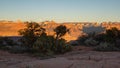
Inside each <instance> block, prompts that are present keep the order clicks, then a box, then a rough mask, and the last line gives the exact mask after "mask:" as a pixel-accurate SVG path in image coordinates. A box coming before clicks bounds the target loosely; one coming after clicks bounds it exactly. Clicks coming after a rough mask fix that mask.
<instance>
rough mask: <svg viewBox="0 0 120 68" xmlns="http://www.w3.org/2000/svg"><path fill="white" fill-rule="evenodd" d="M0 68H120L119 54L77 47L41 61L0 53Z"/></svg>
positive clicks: (27, 56)
mask: <svg viewBox="0 0 120 68" xmlns="http://www.w3.org/2000/svg"><path fill="white" fill-rule="evenodd" d="M76 48H77V47H76ZM79 49H80V51H79ZM82 49H84V50H82ZM85 49H86V50H85ZM0 68H120V52H96V51H91V49H89V48H85V47H79V48H78V50H75V51H72V52H69V53H66V54H64V55H57V56H55V58H50V59H44V60H41V59H40V58H38V57H32V56H29V55H28V54H11V53H8V52H6V51H0Z"/></svg>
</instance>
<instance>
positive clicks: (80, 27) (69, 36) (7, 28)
mask: <svg viewBox="0 0 120 68" xmlns="http://www.w3.org/2000/svg"><path fill="white" fill-rule="evenodd" d="M39 24H41V25H42V26H43V27H44V28H45V29H46V33H47V35H55V32H54V29H55V28H56V27H57V26H59V25H65V26H66V27H67V28H68V29H69V32H68V33H66V35H65V36H63V38H64V39H66V40H67V41H71V40H76V39H77V38H78V37H79V36H82V35H85V34H86V33H88V32H91V31H94V30H96V32H97V31H100V32H101V31H104V30H103V29H101V28H102V27H104V28H105V29H110V28H112V27H116V28H118V29H120V23H119V22H113V23H111V22H109V23H106V22H103V23H101V24H99V23H87V22H77V23H74V22H67V23H56V22H54V21H45V22H40V23H39ZM23 28H25V23H24V22H22V21H20V20H18V21H16V22H14V21H0V36H19V33H18V31H19V30H20V29H23ZM96 28H97V29H96Z"/></svg>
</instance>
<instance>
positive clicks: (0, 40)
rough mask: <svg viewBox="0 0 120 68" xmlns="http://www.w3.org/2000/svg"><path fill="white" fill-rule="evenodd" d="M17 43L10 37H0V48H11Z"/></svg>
mask: <svg viewBox="0 0 120 68" xmlns="http://www.w3.org/2000/svg"><path fill="white" fill-rule="evenodd" d="M15 45H17V43H16V42H14V41H13V40H12V39H10V38H8V37H0V49H2V50H9V49H10V48H11V47H12V46H15Z"/></svg>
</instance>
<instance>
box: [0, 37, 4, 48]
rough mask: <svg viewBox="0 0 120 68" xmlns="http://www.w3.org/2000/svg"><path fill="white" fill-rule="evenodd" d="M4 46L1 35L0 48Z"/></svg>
mask: <svg viewBox="0 0 120 68" xmlns="http://www.w3.org/2000/svg"><path fill="white" fill-rule="evenodd" d="M3 46H4V41H3V37H0V49H1V48H2V47H3Z"/></svg>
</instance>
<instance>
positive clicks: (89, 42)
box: [84, 38, 98, 46]
mask: <svg viewBox="0 0 120 68" xmlns="http://www.w3.org/2000/svg"><path fill="white" fill-rule="evenodd" d="M84 43H85V44H86V45H87V46H97V44H98V41H96V40H94V39H93V38H88V39H87V40H85V42H84Z"/></svg>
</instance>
